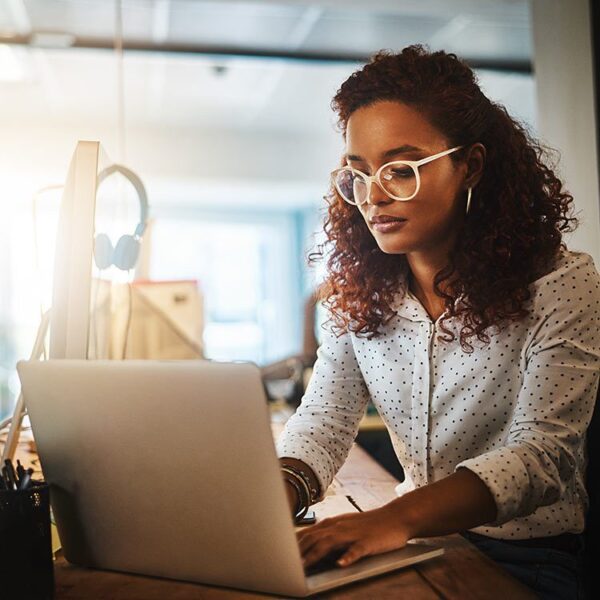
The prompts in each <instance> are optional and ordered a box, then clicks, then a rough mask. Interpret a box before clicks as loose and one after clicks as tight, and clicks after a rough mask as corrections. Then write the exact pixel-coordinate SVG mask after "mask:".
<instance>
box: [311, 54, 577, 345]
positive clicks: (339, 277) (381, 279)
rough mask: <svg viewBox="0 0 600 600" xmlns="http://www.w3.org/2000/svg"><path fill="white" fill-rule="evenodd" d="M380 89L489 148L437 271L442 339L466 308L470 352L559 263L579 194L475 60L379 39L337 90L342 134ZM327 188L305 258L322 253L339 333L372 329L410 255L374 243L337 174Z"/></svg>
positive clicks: (326, 297) (464, 140)
mask: <svg viewBox="0 0 600 600" xmlns="http://www.w3.org/2000/svg"><path fill="white" fill-rule="evenodd" d="M381 100H387V101H390V100H392V101H398V102H401V103H404V104H407V105H409V106H411V107H413V108H415V109H417V110H419V112H421V113H422V114H423V115H424V116H425V117H426V118H427V119H428V120H429V121H430V123H432V124H433V125H434V126H435V127H436V128H437V129H438V130H439V131H440V132H442V133H443V134H444V135H445V136H446V138H447V139H448V142H449V144H450V146H452V147H453V146H461V145H462V146H466V147H468V146H469V145H471V144H473V143H475V142H481V143H482V144H483V145H484V146H485V148H486V150H487V153H486V163H485V167H484V172H483V174H482V177H481V179H480V181H479V183H478V185H477V186H476V188H474V190H473V195H472V199H471V206H470V210H469V213H468V216H467V218H466V219H465V220H464V223H463V225H462V227H463V229H462V231H460V232H459V235H458V236H457V242H456V245H455V247H454V248H453V250H452V251H451V253H450V255H449V257H448V258H449V262H448V265H447V266H446V267H445V268H444V269H442V270H441V271H439V272H438V273H437V274H436V276H435V278H434V290H435V293H436V294H437V295H438V296H440V297H443V298H444V302H445V306H446V310H447V311H448V312H447V314H446V315H444V316H443V318H442V321H441V328H442V330H443V331H444V332H445V333H446V334H448V335H449V336H450V337H446V338H441V339H443V340H444V341H447V342H450V341H452V340H454V339H455V338H454V335H453V333H452V332H451V331H449V330H448V329H447V328H445V327H444V326H443V322H444V321H446V320H447V319H450V318H451V317H459V318H460V322H461V323H462V326H463V327H462V329H461V331H460V344H461V347H462V348H463V350H464V351H465V352H471V351H472V350H473V346H472V345H471V344H469V343H468V342H467V340H468V339H469V338H471V337H472V336H474V335H476V336H477V338H478V339H479V340H481V341H482V342H484V343H489V341H490V338H489V336H487V335H486V334H485V331H486V330H487V329H488V328H489V327H490V326H492V325H496V326H498V327H501V325H502V323H505V322H506V321H507V320H508V321H515V320H520V319H523V318H525V317H527V316H528V315H529V311H528V310H526V309H525V308H524V307H523V304H524V303H525V302H526V301H527V300H529V299H530V297H531V293H530V290H529V289H528V287H529V284H530V283H531V282H532V281H535V279H537V278H538V277H540V276H542V275H543V274H545V273H547V272H549V271H550V270H552V266H553V265H554V264H555V260H556V258H557V253H558V252H559V250H560V249H561V248H563V249H566V246H565V244H563V243H562V241H561V239H562V235H561V232H563V231H567V232H570V231H573V230H574V229H575V228H576V227H577V226H578V224H579V221H578V219H577V218H575V217H572V216H570V215H571V213H570V205H571V203H572V202H573V197H572V196H571V195H570V194H569V193H568V192H567V191H565V190H564V189H563V185H562V183H561V181H560V180H559V179H558V178H557V176H556V175H555V174H554V172H553V170H552V168H551V167H550V166H547V165H546V164H545V160H546V158H547V156H548V151H549V150H550V149H549V148H547V147H544V146H542V145H541V144H540V143H539V142H538V141H537V140H535V139H534V138H533V137H532V136H531V134H530V133H529V131H528V130H527V128H526V126H525V125H523V124H522V123H520V122H519V121H517V120H516V119H514V118H513V117H511V116H510V115H509V114H508V112H507V111H506V109H505V108H504V106H502V105H500V104H497V103H495V102H492V101H490V100H489V99H488V98H487V97H486V96H485V95H484V94H483V92H482V91H481V89H480V88H479V85H478V82H477V77H476V75H475V74H474V73H473V71H472V70H471V68H470V67H469V66H468V65H467V64H466V63H465V62H464V61H462V60H460V59H459V58H458V57H457V56H456V55H455V54H454V53H446V52H443V51H438V52H433V53H432V52H430V51H429V50H428V49H427V48H426V47H425V46H423V45H421V44H416V45H412V46H408V47H406V48H404V50H402V51H401V52H400V53H398V54H393V53H391V52H390V51H388V50H381V51H379V52H377V53H376V54H375V55H373V56H372V57H371V59H370V61H369V62H368V63H367V64H366V65H365V66H364V67H362V68H361V69H359V70H358V71H356V72H354V73H353V74H352V75H351V76H350V77H349V78H348V79H347V80H346V81H344V83H343V84H342V85H341V87H340V89H339V90H338V91H337V93H336V95H335V96H334V98H333V100H332V103H331V106H332V108H333V109H334V111H335V112H336V113H337V114H338V116H339V120H338V127H339V129H340V130H341V132H342V134H343V137H344V139H345V138H346V128H347V124H348V119H349V118H350V115H352V113H353V112H354V111H355V110H357V109H358V108H360V107H363V106H367V105H371V104H372V103H375V102H377V101H381ZM465 150H466V148H464V149H463V150H460V151H457V152H455V153H453V154H451V155H450V158H451V160H453V161H455V162H458V161H459V160H460V159H461V158H463V157H464V152H465ZM344 164H345V163H344V162H343V161H342V163H341V165H344ZM554 168H555V167H554ZM324 198H325V199H326V200H327V204H328V206H327V207H326V215H325V220H324V231H325V234H326V241H325V242H324V243H323V244H319V245H318V246H317V250H316V251H313V252H311V253H310V254H309V256H308V261H309V264H312V263H314V262H316V261H320V260H322V259H323V258H324V257H326V258H327V263H326V264H327V277H326V279H325V281H324V284H323V285H322V286H321V294H320V299H321V300H323V301H324V305H325V306H326V307H327V308H328V309H329V311H330V314H331V318H330V319H329V320H328V321H327V323H331V322H333V327H332V331H333V332H334V333H337V332H340V333H342V332H345V331H353V332H355V333H356V334H357V335H359V336H364V337H367V338H368V339H371V338H373V337H376V336H378V335H379V334H380V333H381V329H380V328H381V326H382V325H384V324H385V323H387V321H388V320H389V319H390V318H392V317H393V316H394V315H395V311H394V310H393V308H392V306H391V305H392V302H393V300H394V296H395V295H396V293H397V292H398V286H399V285H407V275H408V273H409V271H408V262H407V260H406V256H405V255H404V254H399V255H398V254H396V255H394V254H386V253H384V252H383V251H381V250H380V249H379V247H378V245H377V243H376V241H375V239H374V237H373V236H372V234H371V232H370V231H369V229H368V227H367V225H366V223H365V222H364V219H363V217H362V216H361V214H360V212H359V211H358V210H357V209H356V207H354V206H351V205H349V204H347V203H346V202H344V201H343V200H342V198H341V197H340V196H339V194H338V192H337V190H336V189H335V187H334V186H333V185H331V186H330V188H329V192H328V194H327V195H326V196H324ZM571 223H573V224H574V227H572V226H571ZM443 281H447V282H448V284H447V285H446V286H445V288H446V291H445V292H444V291H442V290H441V289H440V287H439V286H440V283H441V282H443ZM461 296H462V298H461V300H462V301H461V302H456V300H457V299H458V298H459V297H461ZM327 323H326V324H327Z"/></svg>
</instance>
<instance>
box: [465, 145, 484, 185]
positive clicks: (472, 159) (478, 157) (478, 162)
mask: <svg viewBox="0 0 600 600" xmlns="http://www.w3.org/2000/svg"><path fill="white" fill-rule="evenodd" d="M485 156H486V150H485V146H484V145H483V144H482V143H481V142H476V143H474V144H473V145H472V146H471V148H470V149H469V152H468V154H467V157H466V159H465V160H466V164H467V174H466V176H465V188H474V187H475V186H476V185H477V184H478V183H479V180H480V179H481V176H482V175H483V170H484V168H485Z"/></svg>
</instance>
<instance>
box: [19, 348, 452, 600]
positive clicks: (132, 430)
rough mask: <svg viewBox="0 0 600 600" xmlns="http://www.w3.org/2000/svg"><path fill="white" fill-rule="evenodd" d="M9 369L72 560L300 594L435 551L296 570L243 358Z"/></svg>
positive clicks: (273, 463) (25, 364) (252, 369)
mask: <svg viewBox="0 0 600 600" xmlns="http://www.w3.org/2000/svg"><path fill="white" fill-rule="evenodd" d="M17 370H18V373H19V377H20V379H21V383H22V389H23V395H24V399H25V403H26V406H27V409H28V411H29V416H30V420H31V425H32V428H33V434H34V437H35V441H36V444H37V449H38V453H39V456H40V461H41V465H42V469H43V472H44V477H45V479H46V481H48V482H49V484H50V495H51V503H52V509H53V513H54V517H55V520H56V525H57V527H58V531H59V535H60V538H61V542H62V545H63V551H64V556H65V558H66V559H67V560H68V561H69V562H71V563H74V564H76V565H82V566H85V567H92V568H97V569H106V570H113V571H122V572H127V573H136V574H143V575H151V576H155V577H165V578H170V579H176V580H182V581H191V582H198V583H203V584H210V585H216V586H225V587H230V588H237V589H242V590H253V591H259V592H267V593H270V594H280V595H285V596H294V597H304V596H308V595H310V594H314V593H317V592H322V591H325V590H329V589H332V588H336V587H339V586H342V585H345V584H348V583H351V582H354V581H358V580H361V579H365V578H367V577H372V576H374V575H379V574H382V573H386V572H388V571H392V570H394V569H398V568H402V567H406V566H408V565H412V564H415V563H417V562H420V561H424V560H428V559H431V558H433V557H435V556H439V555H441V554H442V553H443V552H444V549H443V548H441V547H437V546H430V545H426V544H419V543H416V542H409V543H408V544H407V546H405V547H404V548H401V549H400V550H394V551H391V552H387V553H385V554H380V555H377V556H371V557H365V558H363V559H361V560H359V561H357V562H356V563H355V564H353V565H351V566H349V567H335V566H334V567H333V568H329V569H326V570H324V571H322V572H317V573H313V574H309V573H307V572H305V570H304V568H303V565H302V560H301V554H300V549H299V547H298V543H297V538H296V528H295V526H294V522H293V519H292V516H291V513H290V508H289V504H288V500H287V496H286V492H285V487H284V482H283V479H282V477H281V473H280V469H279V462H278V459H277V455H276V451H275V443H274V440H273V435H272V433H271V425H270V414H269V408H268V404H267V400H266V396H265V392H264V387H263V383H262V379H261V375H260V370H259V368H258V367H257V366H256V365H255V364H253V363H248V362H233V363H226V362H216V361H208V360H207V361H191V360H183V361H154V360H152V361H151V360H127V361H110V360H95V361H88V360H48V361H21V362H19V363H18V365H17Z"/></svg>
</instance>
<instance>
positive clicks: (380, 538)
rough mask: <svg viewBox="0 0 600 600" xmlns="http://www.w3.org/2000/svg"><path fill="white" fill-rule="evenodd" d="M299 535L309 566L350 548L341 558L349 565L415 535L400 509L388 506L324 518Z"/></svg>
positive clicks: (341, 560) (402, 543)
mask: <svg viewBox="0 0 600 600" xmlns="http://www.w3.org/2000/svg"><path fill="white" fill-rule="evenodd" d="M297 536H298V543H299V545H300V552H301V554H302V557H303V559H304V566H305V567H309V566H311V565H312V564H314V563H315V562H317V561H318V560H320V559H321V558H323V557H325V556H327V555H328V554H330V553H331V552H335V551H339V550H342V549H344V548H346V552H345V553H344V554H343V555H342V556H341V557H340V558H339V559H338V561H337V563H338V564H339V565H340V566H342V567H345V566H348V565H351V564H352V563H354V562H356V561H357V560H358V559H359V558H362V557H363V556H370V555H373V554H381V553H382V552H387V551H389V550H396V549H398V548H403V547H404V546H406V543H407V541H408V540H409V539H410V538H411V535H410V531H409V528H408V525H406V524H404V523H402V521H401V519H400V518H399V515H398V511H395V510H393V508H392V507H387V508H386V506H382V507H381V508H377V509H375V510H369V511H366V512H362V513H349V514H344V515H339V516H337V517H330V518H328V519H323V521H321V522H320V523H317V524H316V525H312V526H311V527H307V528H306V529H303V530H301V531H299V532H298V533H297Z"/></svg>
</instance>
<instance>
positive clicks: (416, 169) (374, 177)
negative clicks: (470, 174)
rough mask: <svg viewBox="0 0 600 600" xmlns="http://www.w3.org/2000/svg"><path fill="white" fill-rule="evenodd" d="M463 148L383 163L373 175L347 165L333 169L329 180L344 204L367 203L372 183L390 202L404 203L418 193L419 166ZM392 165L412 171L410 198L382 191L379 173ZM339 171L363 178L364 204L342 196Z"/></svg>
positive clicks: (419, 183) (458, 147)
mask: <svg viewBox="0 0 600 600" xmlns="http://www.w3.org/2000/svg"><path fill="white" fill-rule="evenodd" d="M463 147H464V146H455V147H454V148H450V149H449V150H443V151H442V152H438V153H437V154H432V155H431V156H426V157H425V158H422V159H421V160H393V161H391V162H388V163H385V164H384V165H381V166H380V167H379V169H377V172H376V173H375V175H366V174H365V173H363V172H362V171H361V170H360V169H355V168H354V167H351V166H350V165H347V166H345V167H340V168H339V169H334V170H333V171H332V172H331V179H332V181H333V185H334V186H335V189H336V190H337V191H338V192H339V194H340V196H341V198H342V200H344V202H346V203H348V204H351V205H352V206H362V205H363V204H368V203H369V199H370V197H371V184H372V183H373V182H375V183H377V185H379V188H380V189H381V190H382V191H383V193H384V194H385V195H386V196H388V197H389V198H392V200H397V201H399V202H406V201H407V200H411V199H412V198H414V197H415V196H416V195H417V194H418V193H419V189H420V188H421V177H420V176H419V167H420V166H421V165H424V164H426V163H429V162H431V161H432V160H436V159H437V158H441V157H442V156H446V155H447V154H450V153H451V152H455V151H456V150H460V149H461V148H463ZM394 164H402V165H408V166H409V167H411V168H412V170H413V171H414V173H415V178H416V180H417V187H416V189H415V191H414V193H413V194H412V195H411V196H408V197H405V198H402V197H400V196H394V195H393V194H390V193H389V192H388V191H387V190H386V189H384V187H383V186H382V185H381V181H380V179H379V176H380V175H381V171H383V169H384V168H385V167H388V166H389V165H394ZM340 171H350V172H351V173H354V172H357V173H359V174H360V175H362V177H364V179H365V181H366V182H367V193H366V200H365V201H364V202H361V203H360V204H359V203H358V202H350V201H348V199H347V198H346V197H345V196H344V194H342V191H341V190H340V188H339V187H338V185H337V181H336V175H337V174H338V173H339V172H340Z"/></svg>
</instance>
